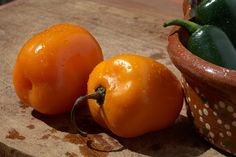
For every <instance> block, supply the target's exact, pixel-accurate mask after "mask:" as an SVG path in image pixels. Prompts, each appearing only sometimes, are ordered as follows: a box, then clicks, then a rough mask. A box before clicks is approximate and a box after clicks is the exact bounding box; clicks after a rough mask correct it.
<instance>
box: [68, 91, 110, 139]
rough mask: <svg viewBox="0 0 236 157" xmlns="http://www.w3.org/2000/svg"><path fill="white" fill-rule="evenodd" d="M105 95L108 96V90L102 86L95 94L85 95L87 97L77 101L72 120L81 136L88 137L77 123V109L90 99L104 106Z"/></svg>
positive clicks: (71, 116)
mask: <svg viewBox="0 0 236 157" xmlns="http://www.w3.org/2000/svg"><path fill="white" fill-rule="evenodd" d="M105 94H106V89H105V88H104V87H102V86H100V87H98V88H97V89H96V90H95V92H94V93H92V94H88V95H85V96H81V97H79V98H78V99H77V100H76V101H75V103H74V105H73V108H72V110H71V114H70V118H71V122H72V125H73V126H74V127H75V128H76V130H77V131H78V132H79V134H80V135H82V136H87V132H85V131H82V130H81V129H80V128H79V127H78V125H77V123H76V111H77V109H78V108H79V106H80V105H81V103H82V102H83V101H85V100H88V99H94V100H97V103H98V104H99V105H102V104H103V102H104V98H105Z"/></svg>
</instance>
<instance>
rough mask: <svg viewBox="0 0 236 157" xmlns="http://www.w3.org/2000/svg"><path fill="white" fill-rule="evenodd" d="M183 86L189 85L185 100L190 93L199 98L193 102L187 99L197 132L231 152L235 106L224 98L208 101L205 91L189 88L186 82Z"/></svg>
mask: <svg viewBox="0 0 236 157" xmlns="http://www.w3.org/2000/svg"><path fill="white" fill-rule="evenodd" d="M185 87H189V88H187V90H186V92H187V95H188V97H189V98H188V97H186V99H187V100H191V98H192V93H193V94H196V95H198V97H199V100H201V101H198V102H195V99H193V100H191V101H189V104H190V109H191V110H192V112H193V113H194V114H195V118H194V123H195V125H196V126H197V127H199V132H200V133H201V134H202V135H204V136H205V138H206V139H207V140H208V141H209V142H210V143H212V144H215V145H218V146H219V145H220V144H222V146H224V148H225V150H227V151H228V152H232V150H231V147H230V144H232V142H233V141H231V140H232V138H234V137H235V135H234V134H235V127H236V108H235V107H234V106H233V105H232V104H228V102H225V100H218V101H217V102H215V103H214V102H208V100H207V99H206V97H205V96H204V95H205V94H206V93H201V88H198V87H194V88H191V87H190V86H189V85H188V84H187V85H186V86H185ZM189 89H190V91H189ZM193 89H194V90H193ZM199 89H200V90H199ZM188 92H189V93H188ZM206 96H208V95H206ZM213 100H214V99H213ZM214 101H215V100H214ZM187 102H188V101H187ZM194 103H195V104H194ZM211 103H212V104H211ZM230 119H232V120H231V121H230ZM233 143H234V142H233Z"/></svg>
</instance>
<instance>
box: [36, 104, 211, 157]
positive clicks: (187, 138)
mask: <svg viewBox="0 0 236 157" xmlns="http://www.w3.org/2000/svg"><path fill="white" fill-rule="evenodd" d="M79 112H80V113H78V119H77V123H78V124H79V125H80V126H81V129H82V130H85V131H86V132H88V133H89V134H90V135H91V137H94V141H102V142H101V145H104V144H106V145H108V146H104V148H107V147H109V146H110V147H109V148H111V147H113V146H114V143H117V144H118V145H117V146H114V147H119V146H123V148H124V149H128V150H130V151H132V152H134V153H138V154H143V155H149V156H161V157H173V156H179V157H192V156H199V155H201V154H203V153H204V152H206V151H207V150H208V149H209V148H210V145H209V144H207V143H206V142H205V141H204V140H203V139H202V138H201V137H200V136H199V135H198V134H197V133H196V132H195V129H194V127H193V125H192V123H191V122H190V120H189V119H188V118H187V117H184V116H180V117H179V118H178V120H177V121H176V124H175V125H174V126H173V127H171V128H168V129H165V130H161V131H158V132H154V133H149V134H146V135H143V136H140V137H137V138H129V139H126V138H120V137H117V136H115V135H113V134H112V133H110V132H109V131H107V130H105V129H102V128H101V127H99V126H98V125H97V124H96V123H95V122H94V121H93V120H92V118H91V117H90V115H89V113H88V110H86V109H84V108H81V110H80V111H79ZM32 115H33V116H34V117H35V118H37V119H39V120H41V121H43V122H45V123H46V124H47V125H49V126H50V127H52V128H54V129H56V130H58V131H62V132H67V133H70V134H76V130H75V129H74V128H73V126H72V125H71V122H70V114H69V113H66V114H61V115H55V116H46V115H43V114H40V113H38V112H37V111H33V112H32ZM104 131H105V133H106V134H108V137H109V136H110V137H111V138H108V139H107V138H103V139H101V136H100V135H99V136H98V134H99V133H104ZM97 137H98V138H99V139H96V138H97ZM80 138H83V137H82V136H81V137H80ZM117 141H118V142H117ZM111 143H112V144H111ZM122 150H123V149H122ZM100 151H104V152H105V151H106V150H100Z"/></svg>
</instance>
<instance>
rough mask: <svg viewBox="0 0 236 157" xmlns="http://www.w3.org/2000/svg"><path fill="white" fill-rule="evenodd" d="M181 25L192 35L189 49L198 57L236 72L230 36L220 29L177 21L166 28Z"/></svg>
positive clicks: (235, 61) (235, 53) (168, 22)
mask: <svg viewBox="0 0 236 157" xmlns="http://www.w3.org/2000/svg"><path fill="white" fill-rule="evenodd" d="M170 25H180V26H183V27H185V28H187V29H188V31H189V32H190V33H191V35H190V37H189V39H188V41H187V48H188V50H190V51H191V52H192V53H193V54H195V55H197V56H198V57H200V58H202V59H204V60H206V61H209V62H211V63H213V64H216V65H219V66H222V67H225V68H228V69H234V70H236V51H235V49H234V46H233V44H232V43H231V41H230V39H229V38H228V36H227V35H226V34H225V33H224V32H223V31H222V30H221V29H219V28H218V27H215V26H212V25H203V26H200V25H198V24H196V23H194V22H191V21H187V20H182V19H175V20H170V21H167V22H166V23H165V24H164V26H165V27H167V26H170Z"/></svg>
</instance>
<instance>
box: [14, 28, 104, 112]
mask: <svg viewBox="0 0 236 157" xmlns="http://www.w3.org/2000/svg"><path fill="white" fill-rule="evenodd" d="M102 60H103V55H102V51H101V48H100V46H99V44H98V43H97V41H96V40H95V38H94V37H93V36H92V35H91V34H90V33H89V32H88V31H86V30H85V29H83V28H81V27H80V26H78V25H73V24H57V25H54V26H51V27H49V28H48V29H46V30H44V31H43V32H40V33H38V34H36V35H35V36H33V37H32V38H31V39H30V40H28V41H27V42H26V43H25V45H24V46H23V48H22V49H21V51H20V53H19V54H18V57H17V60H16V63H15V66H14V71H13V83H14V86H15V90H16V93H17V95H18V96H19V98H20V100H21V101H22V102H23V103H25V104H28V105H30V106H32V107H33V108H34V109H35V110H37V111H39V112H41V113H44V114H58V113H63V112H67V111H70V109H71V108H72V106H73V103H74V101H75V100H76V98H77V97H79V96H81V95H84V94H85V93H86V83H87V80H88V77H89V74H90V72H91V71H92V69H93V68H94V67H95V66H96V65H97V64H98V63H99V62H101V61H102Z"/></svg>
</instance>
